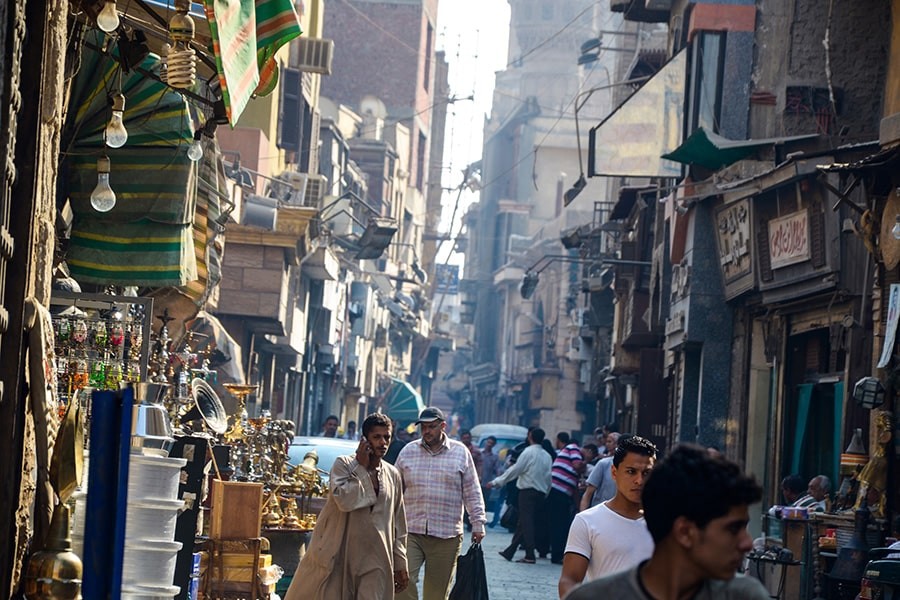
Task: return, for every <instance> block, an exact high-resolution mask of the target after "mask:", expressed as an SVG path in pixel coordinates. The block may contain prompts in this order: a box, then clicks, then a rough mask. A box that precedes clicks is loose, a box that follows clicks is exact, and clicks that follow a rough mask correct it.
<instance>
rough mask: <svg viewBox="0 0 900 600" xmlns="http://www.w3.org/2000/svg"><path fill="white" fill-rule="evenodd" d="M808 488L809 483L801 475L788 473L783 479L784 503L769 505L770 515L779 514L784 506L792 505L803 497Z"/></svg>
mask: <svg viewBox="0 0 900 600" xmlns="http://www.w3.org/2000/svg"><path fill="white" fill-rule="evenodd" d="M807 490H808V486H807V484H806V483H805V482H804V480H803V478H802V477H800V476H799V475H788V476H787V477H785V478H784V479H782V480H781V495H782V497H783V498H784V505H775V506H771V507H769V515H770V516H773V517H774V516H777V514H778V512H779V511H780V509H781V508H782V506H791V505H793V504H794V502H796V501H797V500H799V499H800V498H802V497H803V494H804V493H805V492H806V491H807Z"/></svg>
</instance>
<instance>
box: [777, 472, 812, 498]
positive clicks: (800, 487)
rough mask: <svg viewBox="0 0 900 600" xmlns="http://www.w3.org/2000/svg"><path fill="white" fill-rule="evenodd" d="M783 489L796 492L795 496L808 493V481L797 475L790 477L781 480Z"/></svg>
mask: <svg viewBox="0 0 900 600" xmlns="http://www.w3.org/2000/svg"><path fill="white" fill-rule="evenodd" d="M781 487H782V488H784V489H786V490H790V491H792V492H794V493H795V494H805V493H806V487H807V486H806V480H805V479H803V478H802V477H800V476H799V475H797V474H794V475H788V476H787V477H785V478H784V479H782V480H781Z"/></svg>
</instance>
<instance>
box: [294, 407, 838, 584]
mask: <svg viewBox="0 0 900 600" xmlns="http://www.w3.org/2000/svg"><path fill="white" fill-rule="evenodd" d="M329 419H331V417H329ZM416 425H417V427H418V437H417V438H415V439H411V440H407V441H402V442H399V443H398V441H397V436H395V435H394V432H395V431H396V423H392V422H391V421H390V419H388V418H387V417H385V416H384V415H381V414H377V413H376V414H372V415H369V416H368V417H367V418H366V419H365V421H364V422H363V424H362V428H361V436H359V438H358V439H359V444H358V446H357V448H356V454H355V456H345V457H340V458H339V459H338V460H337V461H336V462H335V464H334V467H333V468H332V473H331V478H330V483H329V487H330V493H329V496H328V499H327V501H326V504H325V507H324V509H323V510H322V512H321V514H320V516H319V519H318V522H317V525H316V528H315V530H314V531H313V534H312V538H311V541H310V543H309V549H308V551H307V552H306V554H305V555H304V557H303V558H302V560H301V561H300V564H299V566H298V567H297V571H296V573H295V574H294V577H293V580H292V583H291V586H290V588H289V590H288V592H287V595H286V600H301V599H302V600H350V599H361V600H369V599H371V600H376V599H385V598H397V599H400V600H418V598H419V593H420V592H419V590H420V589H421V594H422V597H423V599H424V600H446V598H447V597H448V595H449V594H450V590H451V588H452V586H453V582H454V574H455V569H456V561H457V558H458V557H459V555H460V552H461V550H462V545H463V540H464V536H465V532H466V531H467V530H468V531H470V532H471V543H472V544H478V543H480V542H481V541H482V540H483V539H484V537H485V532H486V530H488V529H491V528H494V527H496V526H497V525H498V523H499V524H501V525H504V526H507V527H509V528H510V529H514V535H513V537H512V540H511V542H510V544H509V545H508V546H507V547H506V548H504V549H503V550H501V551H500V555H501V556H502V557H503V558H504V559H506V560H507V561H513V560H515V561H516V562H518V563H521V564H525V565H528V564H535V563H536V562H537V560H538V559H539V558H545V559H549V560H550V561H551V562H552V563H554V564H559V565H561V573H560V578H559V583H558V588H559V590H558V591H559V598H566V599H569V600H581V599H586V598H594V597H608V598H635V599H639V600H669V599H671V600H676V599H681V598H696V599H700V600H706V599H710V600H711V599H712V598H717V599H718V598H724V599H731V600H743V599H748V600H755V599H762V598H768V597H769V596H768V592H767V591H766V590H765V588H764V587H763V586H762V585H761V584H760V583H759V582H758V581H756V580H754V579H750V578H745V577H742V576H741V577H736V576H735V575H736V573H737V571H738V570H739V567H740V566H741V564H742V562H743V559H744V556H745V554H746V553H747V552H748V551H749V550H750V549H751V547H752V540H751V538H750V536H749V534H748V532H747V524H748V521H749V516H748V515H749V512H748V508H749V506H750V505H751V504H753V503H755V502H757V501H759V500H760V497H761V488H760V487H759V485H757V483H756V482H755V481H754V480H753V479H752V478H751V477H748V476H746V475H744V474H743V473H741V471H740V469H739V468H738V466H737V465H735V464H734V463H732V462H730V461H728V460H726V459H725V458H724V457H723V456H722V455H721V454H720V453H719V452H717V451H714V450H712V449H708V448H701V447H699V446H693V445H685V444H682V445H679V446H676V447H675V448H674V449H673V450H672V451H671V452H669V454H668V455H667V456H665V457H660V456H659V450H658V449H657V448H656V446H655V445H654V444H653V443H652V442H650V441H649V440H647V439H645V438H643V437H640V436H637V435H628V434H620V433H619V432H616V431H614V429H615V428H614V427H607V428H603V429H598V430H597V431H596V432H595V437H596V441H597V443H596V444H595V443H586V444H580V443H579V441H578V440H576V439H573V438H572V437H571V436H570V435H569V434H568V433H566V432H560V433H558V434H557V435H556V437H555V438H554V442H555V443H554V442H550V441H549V440H548V439H547V436H546V433H545V432H544V431H543V430H542V429H540V428H537V427H534V428H531V429H529V430H528V435H527V439H526V441H525V442H523V443H522V444H519V445H518V446H515V447H513V448H511V449H506V450H504V451H503V452H498V451H497V440H496V438H493V437H490V436H489V437H487V438H486V439H484V440H483V441H482V443H481V444H480V446H476V445H475V444H474V443H473V441H472V436H471V433H470V432H469V431H467V430H461V431H460V432H459V440H458V441H457V440H454V439H451V438H450V437H449V435H448V433H447V423H446V419H445V417H444V414H443V413H442V412H441V410H440V409H438V408H434V407H429V408H426V409H424V410H423V411H422V412H421V414H420V415H419V418H418V420H417V421H416ZM349 431H350V428H348V433H349ZM336 432H337V419H336V418H335V422H334V423H329V422H328V420H326V423H325V424H324V425H323V434H326V435H328V434H330V436H331V437H334V436H335V435H336ZM349 439H353V438H349ZM392 449H393V450H394V452H393V456H390V455H391V450H392ZM388 458H391V461H388ZM813 483H814V482H810V483H809V486H808V488H809V489H808V491H809V494H810V495H812V494H813V492H815V493H816V494H818V493H819V490H820V488H822V487H823V486H827V485H828V483H827V481H825V482H822V481H821V480H816V482H815V485H813ZM826 493H827V489H826ZM785 497H786V498H787V497H788V496H787V493H786V494H785ZM795 500H798V501H799V497H798V498H795ZM488 513H491V520H490V522H488ZM520 549H521V550H523V551H524V555H523V556H521V557H520V558H516V557H517V554H518V552H519V550H520ZM420 580H421V583H420Z"/></svg>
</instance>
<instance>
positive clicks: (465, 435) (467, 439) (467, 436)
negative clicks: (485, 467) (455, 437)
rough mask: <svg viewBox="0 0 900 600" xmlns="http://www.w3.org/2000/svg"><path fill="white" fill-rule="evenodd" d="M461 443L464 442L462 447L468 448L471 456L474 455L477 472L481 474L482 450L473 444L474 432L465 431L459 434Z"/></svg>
mask: <svg viewBox="0 0 900 600" xmlns="http://www.w3.org/2000/svg"><path fill="white" fill-rule="evenodd" d="M459 441H460V442H462V445H463V446H465V447H466V449H467V450H468V451H469V454H471V455H472V461H473V462H474V463H475V470H476V471H478V473H479V474H480V473H481V461H482V458H481V450H479V449H478V447H477V446H476V445H475V444H473V443H472V432H471V431H469V430H468V429H463V430H461V431H460V432H459Z"/></svg>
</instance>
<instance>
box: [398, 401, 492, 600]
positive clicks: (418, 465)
mask: <svg viewBox="0 0 900 600" xmlns="http://www.w3.org/2000/svg"><path fill="white" fill-rule="evenodd" d="M416 424H417V425H419V427H420V428H421V431H422V439H421V440H416V441H415V442H410V443H409V444H407V445H406V446H404V447H403V449H402V450H401V451H400V455H399V456H398V457H397V462H396V463H395V464H396V465H397V469H398V470H399V471H400V474H401V475H402V476H403V495H404V498H405V500H404V501H405V503H406V511H407V521H408V524H409V543H408V554H409V573H410V576H411V580H412V581H411V583H410V586H409V587H408V588H406V591H405V592H403V593H402V594H401V593H398V594H397V595H396V598H397V599H398V600H417V599H418V589H417V587H416V584H417V583H418V580H419V570H420V569H421V568H422V565H424V566H425V579H424V581H423V584H422V596H423V600H446V598H447V594H448V593H449V592H450V585H451V583H452V582H453V574H454V573H455V572H456V557H457V556H459V550H460V547H461V546H462V539H463V507H465V509H466V511H467V512H468V513H469V522H470V523H471V524H472V541H473V542H480V541H481V540H482V539H483V538H484V524H485V522H486V521H487V519H486V518H485V512H484V497H483V496H482V495H481V483H479V480H478V471H477V470H476V469H475V462H474V461H473V460H472V454H471V453H470V452H469V450H468V449H467V448H466V447H465V446H464V445H463V444H462V443H461V442H457V441H456V440H451V439H450V438H448V437H447V434H446V433H445V428H446V426H447V423H446V421H445V420H444V413H443V412H441V409H439V408H435V407H433V406H430V407H428V408H425V409H424V410H422V412H421V413H419V420H418V421H416Z"/></svg>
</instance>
